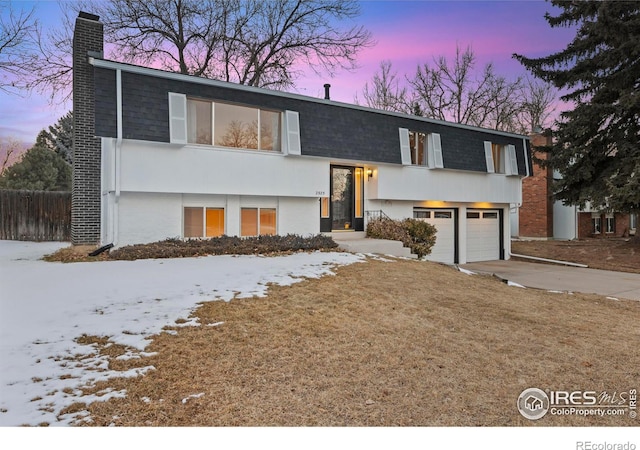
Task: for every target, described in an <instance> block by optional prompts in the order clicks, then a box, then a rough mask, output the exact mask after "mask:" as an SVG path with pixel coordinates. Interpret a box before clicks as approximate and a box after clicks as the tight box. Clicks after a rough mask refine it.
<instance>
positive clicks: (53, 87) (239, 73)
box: [10, 0, 373, 100]
mask: <svg viewBox="0 0 640 450" xmlns="http://www.w3.org/2000/svg"><path fill="white" fill-rule="evenodd" d="M61 6H62V9H63V10H64V12H65V19H64V22H63V23H62V24H61V25H60V27H59V28H57V29H55V30H49V31H48V32H43V31H42V30H37V31H36V32H35V33H33V34H34V36H33V38H32V44H33V48H32V52H30V53H29V55H28V57H27V56H26V55H25V57H24V58H22V59H21V60H20V61H14V62H13V63H12V64H11V65H10V66H11V69H12V70H13V71H14V73H17V74H19V75H20V79H21V80H22V84H21V86H20V87H22V88H25V89H28V90H36V91H39V92H52V93H53V94H52V95H54V96H56V98H61V99H63V100H66V99H67V98H68V97H69V95H70V94H69V92H70V85H71V44H72V33H73V20H74V19H75V16H76V15H77V12H78V11H79V10H80V9H84V10H85V11H90V12H93V13H95V14H97V15H99V16H100V18H101V21H102V22H103V23H104V25H105V40H106V43H107V49H108V48H109V47H110V48H111V51H110V52H109V53H108V56H109V57H110V58H111V59H114V60H119V61H125V62H132V63H136V64H140V65H155V66H159V67H161V68H162V69H165V70H170V71H174V72H179V73H183V74H189V75H196V76H203V77H208V78H216V79H221V80H224V81H231V82H236V83H240V84H246V85H251V86H261V87H270V88H275V89H284V88H288V87H291V86H293V84H294V83H295V80H296V78H298V77H299V76H300V75H301V74H302V72H303V69H304V66H303V65H304V64H306V65H307V66H308V67H310V68H311V69H312V70H313V71H315V72H317V73H320V72H322V71H325V72H327V73H328V74H329V75H334V74H335V73H336V71H337V70H338V69H347V70H348V69H353V68H355V66H356V56H357V54H358V52H359V51H360V50H361V49H362V48H364V47H368V46H370V45H372V44H373V40H372V38H371V34H370V33H369V32H368V31H367V30H366V29H364V28H363V27H361V26H356V25H353V26H347V27H342V26H341V24H342V23H345V22H349V21H352V20H353V19H354V18H356V17H357V16H358V15H359V13H360V7H359V4H358V3H357V2H356V1H355V0H271V1H261V0H103V1H100V2H98V1H86V0H85V1H84V2H82V1H81V2H76V3H72V4H69V3H61Z"/></svg>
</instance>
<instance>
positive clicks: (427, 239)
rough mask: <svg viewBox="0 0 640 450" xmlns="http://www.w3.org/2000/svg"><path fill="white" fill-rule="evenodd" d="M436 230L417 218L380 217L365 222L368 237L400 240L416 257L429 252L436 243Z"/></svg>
mask: <svg viewBox="0 0 640 450" xmlns="http://www.w3.org/2000/svg"><path fill="white" fill-rule="evenodd" d="M436 232H437V230H436V227H434V226H433V225H431V224H430V223H427V222H424V221H422V220H418V219H404V220H392V219H387V218H381V219H374V220H370V221H369V223H368V224H367V236H368V237H371V238H374V239H390V240H393V241H401V242H402V244H403V245H404V246H405V247H408V248H410V249H411V252H412V253H414V254H416V255H417V256H418V258H422V257H423V256H426V255H429V254H430V253H431V249H432V248H433V246H434V245H435V243H436Z"/></svg>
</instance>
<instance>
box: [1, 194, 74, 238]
mask: <svg viewBox="0 0 640 450" xmlns="http://www.w3.org/2000/svg"><path fill="white" fill-rule="evenodd" d="M0 239H10V240H19V241H69V240H71V192H50V191H5V190H0Z"/></svg>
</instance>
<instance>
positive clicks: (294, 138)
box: [284, 111, 301, 155]
mask: <svg viewBox="0 0 640 450" xmlns="http://www.w3.org/2000/svg"><path fill="white" fill-rule="evenodd" d="M285 123H286V131H285V136H286V139H287V145H286V146H285V149H284V153H285V154H288V155H300V153H301V150H300V118H299V116H298V112H297V111H285Z"/></svg>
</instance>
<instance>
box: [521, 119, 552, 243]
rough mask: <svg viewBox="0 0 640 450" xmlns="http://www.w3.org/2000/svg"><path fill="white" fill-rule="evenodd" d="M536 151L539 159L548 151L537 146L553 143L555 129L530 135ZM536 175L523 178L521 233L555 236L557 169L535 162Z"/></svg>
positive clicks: (539, 236) (533, 149)
mask: <svg viewBox="0 0 640 450" xmlns="http://www.w3.org/2000/svg"><path fill="white" fill-rule="evenodd" d="M530 139H531V147H532V149H531V150H532V152H533V153H534V154H535V156H536V157H537V158H538V159H543V160H544V159H547V154H546V153H544V152H541V151H536V148H537V147H543V146H548V145H551V143H552V137H551V131H550V130H546V131H544V132H539V131H538V130H536V131H534V132H533V133H532V134H531V135H530ZM532 169H533V175H532V176H530V177H527V178H525V179H524V180H522V206H521V207H520V209H519V220H518V226H519V235H520V237H531V238H553V199H552V196H551V194H552V191H551V183H552V181H553V170H552V169H551V168H549V167H542V166H541V165H540V164H536V163H535V162H534V163H533V167H532Z"/></svg>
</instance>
